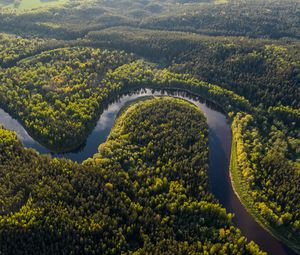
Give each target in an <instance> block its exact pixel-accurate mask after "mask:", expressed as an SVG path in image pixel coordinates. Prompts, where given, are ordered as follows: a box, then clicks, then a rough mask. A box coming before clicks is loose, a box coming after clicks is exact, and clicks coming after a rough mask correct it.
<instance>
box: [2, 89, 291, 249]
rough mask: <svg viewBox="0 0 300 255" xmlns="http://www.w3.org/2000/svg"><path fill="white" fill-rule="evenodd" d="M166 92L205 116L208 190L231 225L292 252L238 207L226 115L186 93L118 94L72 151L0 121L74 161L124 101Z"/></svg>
mask: <svg viewBox="0 0 300 255" xmlns="http://www.w3.org/2000/svg"><path fill="white" fill-rule="evenodd" d="M151 95H169V96H174V97H180V98H183V99H185V100H188V101H190V102H192V103H194V104H195V105H197V106H198V107H199V108H200V109H201V110H202V112H203V113H204V114H205V116H206V117H207V123H208V127H209V169H208V175H209V180H210V184H211V189H212V193H213V194H214V195H215V197H216V198H217V199H218V200H219V201H220V203H221V204H222V205H223V206H224V207H225V208H226V209H227V211H228V212H231V213H234V214H235V217H234V220H233V221H234V224H235V225H236V226H237V227H238V228H240V229H241V231H242V234H243V235H245V236H246V237H247V238H248V240H253V241H255V242H256V243H258V244H259V245H260V247H261V249H262V250H264V251H266V252H268V254H271V255H294V254H296V253H294V252H293V251H291V250H290V249H289V248H288V247H286V246H285V245H284V244H282V243H281V242H279V241H277V240H276V239H275V238H274V237H272V236H271V235H270V234H269V233H268V232H267V231H266V230H264V229H263V228H262V227H261V226H260V225H259V224H258V223H256V222H255V221H254V219H253V218H252V217H251V215H249V213H248V212H247V211H246V210H245V208H244V207H243V206H242V204H241V202H240V201H239V199H238V198H237V196H236V194H235V193H234V191H233V188H232V186H231V181H230V176H229V171H228V169H229V163H230V151H231V128H230V123H229V122H228V120H227V118H226V116H225V115H224V114H223V113H222V111H221V110H220V109H218V107H217V106H216V105H214V104H212V103H209V102H207V101H205V100H203V99H201V98H199V97H197V96H195V95H193V94H190V93H188V92H183V91H181V92H179V91H158V90H155V91H154V90H150V89H143V90H138V91H134V92H131V93H127V94H124V95H122V96H120V97H119V98H118V99H117V100H116V101H114V102H112V103H110V104H109V106H108V107H107V109H106V110H104V112H103V113H102V115H101V117H100V118H99V120H98V122H97V124H96V126H95V128H94V130H93V132H92V133H91V134H90V135H89V136H88V138H87V140H86V143H85V144H84V145H83V146H81V148H79V149H77V150H76V151H73V152H68V153H60V154H56V153H53V152H51V151H49V150H48V149H47V148H45V147H43V146H42V145H40V144H39V143H38V142H36V141H35V140H34V139H33V138H32V137H30V136H29V135H28V133H27V132H26V130H25V129H24V128H23V126H22V125H21V124H20V123H19V122H18V121H17V120H15V119H13V118H12V117H11V116H10V115H9V114H8V113H6V112H5V111H3V110H2V109H0V124H2V125H3V126H4V127H5V128H7V129H10V130H14V131H16V133H17V135H18V137H19V139H20V140H21V141H22V142H23V144H24V146H25V147H30V148H34V149H36V150H37V151H38V152H39V153H41V154H45V153H51V154H52V156H53V157H65V158H69V159H72V160H74V161H77V162H82V161H83V160H85V159H87V158H89V157H92V156H93V155H94V154H95V153H96V152H97V151H98V146H99V145H100V144H101V143H103V142H105V140H106V138H107V136H108V135H109V133H110V130H111V128H112V126H113V124H114V122H115V118H116V116H117V114H118V112H119V110H120V109H121V108H122V107H123V106H124V105H125V104H126V103H128V102H130V101H132V100H135V99H137V98H139V97H142V96H151Z"/></svg>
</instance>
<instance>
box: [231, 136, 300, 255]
mask: <svg viewBox="0 0 300 255" xmlns="http://www.w3.org/2000/svg"><path fill="white" fill-rule="evenodd" d="M229 174H230V180H231V184H232V187H233V190H234V193H235V194H236V196H237V197H238V199H239V200H240V202H241V204H242V205H243V206H244V208H245V209H246V210H247V212H248V213H249V214H250V215H251V216H252V217H253V218H254V220H255V221H256V222H257V223H258V224H259V225H260V226H261V227H262V228H264V229H265V230H266V231H268V232H269V233H270V234H271V235H272V236H273V237H275V238H276V239H278V240H279V241H281V242H282V243H285V244H286V245H287V246H289V247H290V248H291V249H292V250H293V251H294V252H296V253H297V254H300V244H297V243H296V241H295V242H294V241H291V240H290V239H287V238H285V236H288V235H289V234H290V232H289V231H288V230H286V229H280V230H278V229H276V228H274V227H273V226H272V225H271V224H270V223H269V222H268V221H267V220H266V219H264V218H263V217H262V216H261V214H260V213H259V212H258V211H257V210H256V206H255V201H254V200H253V198H252V197H251V196H250V195H249V190H247V183H246V182H245V181H244V179H243V177H242V174H241V172H240V171H239V169H238V165H237V143H236V140H235V135H234V133H233V134H232V146H231V157H230V168H229Z"/></svg>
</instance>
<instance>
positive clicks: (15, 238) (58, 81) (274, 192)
mask: <svg viewBox="0 0 300 255" xmlns="http://www.w3.org/2000/svg"><path fill="white" fill-rule="evenodd" d="M23 1H26V0H23ZM0 2H1V1H0ZM299 19H300V6H299V1H298V0H288V1H284V0H267V1H259V0H253V1H241V0H229V1H221V0H219V1H210V0H203V1H194V0H166V1H159V0H85V1H79V0H76V1H67V2H66V3H65V4H63V5H59V4H57V5H55V4H54V5H51V6H48V7H45V8H33V9H31V10H23V9H17V8H15V9H14V8H11V7H0V107H1V108H2V109H4V110H5V111H6V112H8V113H9V114H10V115H11V116H13V117H14V118H16V119H17V120H18V121H19V122H20V123H21V124H22V125H23V126H24V127H25V129H26V130H27V132H28V133H29V134H30V135H31V136H32V137H33V138H34V139H35V140H37V141H38V142H39V143H41V144H42V145H44V146H45V147H47V148H49V149H51V150H53V151H55V152H66V151H71V150H74V149H76V148H78V147H79V146H81V145H82V144H84V142H85V141H86V139H87V137H88V135H89V134H90V133H91V131H92V130H93V129H94V127H95V125H96V122H97V120H98V119H99V117H100V115H101V114H102V112H103V111H104V110H105V108H106V107H107V105H109V103H110V102H112V101H113V100H115V99H117V98H118V97H119V96H120V95H121V94H122V93H124V92H128V91H132V90H134V89H138V88H151V89H177V90H187V91H189V92H192V93H193V94H196V95H198V96H201V97H202V98H204V99H205V100H209V101H211V102H214V103H215V104H217V105H218V106H219V107H220V108H222V111H223V112H224V113H225V114H226V115H228V119H229V121H230V123H231V124H232V137H233V139H232V148H231V150H232V155H231V164H230V174H231V178H232V182H233V187H234V189H235V191H236V192H237V194H238V196H239V198H240V200H241V202H242V204H243V205H244V207H245V208H246V209H247V211H248V212H250V214H251V215H252V216H253V218H254V219H255V220H256V221H257V222H259V223H260V225H262V226H263V227H264V228H266V229H267V230H268V231H269V232H271V233H272V235H273V236H275V237H276V238H277V239H279V240H281V241H282V242H284V243H285V244H286V245H288V246H289V247H290V248H292V249H293V250H294V251H296V252H298V253H299V252H300V85H299V84H300V42H299V35H300V28H299V24H300V20H299ZM0 125H1V122H0ZM207 133H208V131H207V126H206V124H205V118H204V116H203V115H202V113H201V112H199V110H198V109H196V108H195V107H194V106H193V105H191V104H189V103H187V102H184V101H182V100H174V99H170V98H165V99H164V98H155V99H151V100H144V101H142V102H138V103H136V104H134V105H132V106H128V108H126V109H124V110H123V112H122V113H121V114H120V116H119V117H118V119H117V121H116V123H115V125H114V128H113V129H112V130H111V134H110V136H109V138H108V140H107V141H106V142H105V143H104V144H102V145H101V146H100V149H99V153H97V154H96V155H95V156H94V157H93V158H90V159H87V160H86V161H85V162H84V163H83V164H77V163H75V162H72V161H69V160H65V159H57V158H51V156H46V155H39V154H38V153H37V152H35V151H34V150H32V149H25V148H24V147H23V145H22V144H21V142H20V141H18V138H17V136H16V134H15V133H13V132H10V131H9V130H6V129H4V128H1V129H0V150H1V153H0V176H1V178H0V185H1V192H0V196H1V199H0V225H1V226H0V233H1V239H0V250H1V252H0V253H3V254H26V253H27V254H32V253H34V254H54V253H55V254H57V253H59V251H61V250H64V251H65V253H66V254H72V253H73V254H76V253H86V254H99V253H101V254H120V253H129V254H174V253H178V254H195V253H200V254H262V252H260V250H259V248H258V246H256V245H255V244H254V243H253V242H251V243H249V242H248V241H247V240H246V238H245V237H243V236H242V234H243V233H242V234H241V233H240V230H238V229H237V228H236V227H234V226H233V225H232V223H231V219H232V217H233V215H231V214H227V213H226V212H225V209H223V208H222V207H221V206H220V205H219V203H218V201H217V200H216V199H215V198H214V196H213V194H211V192H210V185H209V181H208V179H207V178H208V177H207V167H208V166H207V165H208V153H209V152H208V149H207V147H208V140H207ZM170 201H172V202H170ZM99 240H101V241H99ZM32 247H36V250H34V252H33V251H32V249H31V248H32ZM22 251H23V253H22Z"/></svg>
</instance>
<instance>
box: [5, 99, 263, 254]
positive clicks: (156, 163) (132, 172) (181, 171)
mask: <svg viewBox="0 0 300 255" xmlns="http://www.w3.org/2000/svg"><path fill="white" fill-rule="evenodd" d="M149 127H151V132H149ZM191 127H192V129H191ZM187 130H188V131H189V132H186V131H187ZM207 132H208V131H207V126H206V122H205V117H204V115H203V114H202V113H201V112H200V111H199V110H198V108H196V107H195V106H193V105H191V104H190V103H187V102H185V101H183V100H180V99H172V98H154V99H150V100H149V99H148V100H146V101H142V102H138V103H136V104H134V105H132V106H130V107H129V108H128V109H126V110H125V111H124V112H123V114H122V115H121V116H120V117H119V118H118V120H117V122H116V124H115V126H114V128H113V130H112V131H111V134H110V136H109V138H108V140H107V141H106V143H105V144H102V145H101V146H100V148H99V153H98V154H96V155H95V156H94V158H91V159H88V160H86V161H85V162H84V163H83V164H82V165H78V164H76V163H73V162H72V161H68V160H65V159H51V158H50V157H49V156H39V155H38V154H37V153H36V152H34V151H32V150H30V149H24V148H23V146H22V145H21V144H20V142H19V141H18V140H17V137H16V134H14V133H12V132H10V131H8V130H5V129H1V133H0V135H1V136H0V137H1V154H0V155H1V161H0V162H1V175H2V178H1V216H0V225H1V227H0V238H1V248H0V249H1V253H3V254H41V253H42V254H58V253H60V252H63V253H66V254H69V253H70V254H71V253H75V254H78V253H81V254H83V253H84V254H120V253H123V254H133V253H134V254H145V253H151V254H158V253H159V254H174V252H176V253H179V254H184V253H193V254H194V253H207V254H228V253H230V254H264V253H263V252H261V251H260V250H259V248H258V246H257V245H255V244H254V243H252V242H250V243H248V242H247V241H246V238H245V237H243V236H241V234H240V232H239V230H238V229H236V228H235V227H234V226H233V225H232V223H231V218H232V215H231V214H227V213H226V211H225V210H224V209H223V208H222V207H221V206H220V205H219V204H218V203H217V201H215V199H214V198H213V196H212V194H211V193H210V192H209V189H208V181H207V176H206V170H207V169H206V168H207V160H208V150H207V143H208V141H207ZM162 139H163V141H164V146H162V145H161V140H162ZM16 176H17V178H16ZM3 177H4V178H3ZM24 177H25V178H24Z"/></svg>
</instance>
